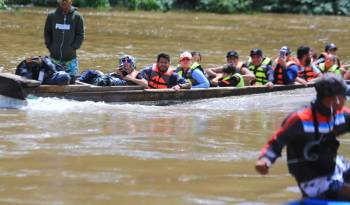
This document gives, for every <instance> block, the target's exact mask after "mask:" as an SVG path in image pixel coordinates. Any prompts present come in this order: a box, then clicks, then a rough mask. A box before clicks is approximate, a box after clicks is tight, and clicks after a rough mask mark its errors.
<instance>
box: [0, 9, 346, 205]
mask: <svg viewBox="0 0 350 205" xmlns="http://www.w3.org/2000/svg"><path fill="white" fill-rule="evenodd" d="M47 12H48V10H47V9H45V8H40V9H37V8H29V9H28V8H27V9H23V10H20V11H17V12H0V31H1V32H0V45H1V47H0V64H2V65H3V67H4V70H5V71H11V72H13V70H14V67H15V66H16V64H18V62H19V61H20V60H22V59H23V58H24V57H27V56H31V55H45V54H46V50H45V47H44V45H43V39H42V35H43V34H42V33H43V32H42V29H43V23H44V20H45V15H46V14H47ZM81 13H82V14H83V15H84V17H85V21H86V31H87V35H86V41H85V42H84V45H83V47H82V49H81V50H80V51H79V59H80V62H81V64H80V65H81V70H84V69H86V68H98V69H101V70H104V71H109V70H111V69H112V68H113V67H114V66H115V64H116V58H117V57H118V53H119V52H126V53H129V54H132V55H135V56H136V57H137V58H138V60H139V67H142V66H143V65H146V64H149V63H152V62H153V61H154V59H155V56H156V54H157V53H158V52H160V51H167V52H169V53H170V54H171V55H172V56H174V58H175V60H173V62H175V63H176V56H177V55H178V54H179V53H180V52H181V51H182V50H187V49H188V50H199V51H201V52H202V53H203V55H204V62H203V64H204V66H205V67H208V66H211V65H218V64H220V63H223V62H224V56H225V53H226V51H227V50H230V49H236V50H238V51H239V52H240V53H241V55H242V56H243V58H245V57H244V56H246V55H247V54H248V53H249V49H250V48H252V47H261V48H263V49H264V50H265V51H266V53H267V54H268V55H271V56H273V55H274V54H275V53H277V52H278V47H280V46H282V45H284V44H288V45H290V46H291V47H292V49H294V50H295V48H296V47H297V46H298V45H300V44H304V43H308V44H309V45H311V46H313V47H314V48H316V49H318V50H320V49H322V47H323V44H324V43H325V42H329V41H332V42H335V43H337V44H338V45H339V47H340V48H339V51H340V53H339V55H340V56H341V57H342V58H343V59H344V60H345V61H346V59H349V58H350V51H349V50H347V49H346V47H348V44H349V42H350V41H349V38H350V36H349V35H347V34H348V32H349V28H350V24H349V18H346V17H313V16H298V15H260V14H259V15H216V14H203V13H172V12H170V13H147V12H125V11H108V12H97V13H96V12H95V11H91V10H82V12H81ZM313 95H314V91H313V89H311V88H309V89H303V90H295V91H285V92H276V93H268V94H258V95H251V96H241V97H229V98H221V99H209V100H201V101H195V102H187V103H184V104H178V105H171V106H164V107H157V106H145V105H137V104H136V105H135V104H105V103H102V102H100V103H94V102H74V101H68V100H62V99H55V98H36V99H29V101H28V105H27V106H25V107H23V108H21V109H19V110H5V109H3V110H0V123H1V124H0V133H1V134H0V181H1V183H0V204H31V205H32V204H55V205H56V204H57V205H61V204H65V205H66V204H74V205H80V204H81V205H83V204H103V205H105V204H127V205H130V204H145V205H151V204H152V205H153V204H162V205H163V204H176V205H184V204H200V205H226V204H241V205H242V204H244V205H246V204H282V203H283V202H286V201H290V200H293V199H297V198H298V197H300V194H299V193H298V189H297V187H296V185H295V183H294V181H293V179H292V177H291V176H290V175H288V174H287V169H286V163H285V157H282V159H279V160H278V161H277V163H276V164H275V166H274V167H273V168H272V170H271V173H270V175H268V176H266V177H262V176H260V175H258V174H257V173H256V172H255V170H254V163H255V160H256V157H257V155H258V154H259V151H260V148H261V147H262V146H263V144H264V143H265V142H266V141H267V139H268V138H269V137H270V136H271V134H272V133H273V131H274V130H276V129H277V128H278V127H279V126H280V124H281V122H282V120H283V118H284V117H285V116H286V115H287V114H288V113H289V112H291V111H293V110H295V109H297V108H299V107H300V106H302V105H305V104H307V103H308V102H309V101H310V100H311V99H312V98H313ZM341 143H342V146H341V148H340V153H341V154H342V155H344V156H345V157H346V158H348V159H350V150H348V149H347V147H348V146H349V144H350V139H349V135H345V136H344V137H343V138H341ZM283 156H284V155H283Z"/></svg>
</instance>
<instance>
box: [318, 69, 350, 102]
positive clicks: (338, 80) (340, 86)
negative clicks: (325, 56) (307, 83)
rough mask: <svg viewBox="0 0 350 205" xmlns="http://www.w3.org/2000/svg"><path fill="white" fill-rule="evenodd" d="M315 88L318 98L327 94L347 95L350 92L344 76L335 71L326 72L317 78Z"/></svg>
mask: <svg viewBox="0 0 350 205" xmlns="http://www.w3.org/2000/svg"><path fill="white" fill-rule="evenodd" d="M315 89H316V92H317V98H318V99H320V98H323V97H326V96H328V97H329V96H336V95H343V96H346V95H347V94H350V92H349V90H348V86H347V84H346V82H345V81H344V80H343V78H342V77H341V76H340V75H336V74H333V73H326V74H324V75H323V76H322V77H321V78H320V79H319V80H317V81H316V83H315Z"/></svg>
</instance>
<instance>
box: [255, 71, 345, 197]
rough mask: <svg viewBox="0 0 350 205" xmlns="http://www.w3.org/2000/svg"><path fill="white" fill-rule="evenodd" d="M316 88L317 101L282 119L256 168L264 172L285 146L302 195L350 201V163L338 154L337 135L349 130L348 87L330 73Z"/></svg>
mask: <svg viewBox="0 0 350 205" xmlns="http://www.w3.org/2000/svg"><path fill="white" fill-rule="evenodd" d="M315 88H316V92H317V96H316V100H314V101H312V102H311V104H310V105H309V106H307V107H304V108H302V109H300V110H299V111H297V112H293V113H291V114H290V115H289V116H288V117H287V118H286V119H285V120H284V122H283V123H282V127H281V128H280V129H279V130H277V132H275V134H274V135H273V136H272V138H271V139H270V140H269V141H268V143H267V144H266V145H265V146H264V148H263V149H262V151H261V154H260V156H259V158H258V160H257V162H256V164H255V168H256V170H257V172H259V173H260V174H263V175H264V174H267V173H268V171H269V168H270V167H271V165H272V164H273V163H274V162H275V161H276V159H277V158H278V157H280V156H281V152H282V149H283V147H284V146H287V163H288V169H289V172H290V173H291V174H292V175H293V177H294V178H295V180H296V181H297V183H298V186H299V188H300V191H301V193H302V195H303V197H312V198H320V199H331V200H345V201H350V164H349V163H348V162H346V161H345V160H344V158H342V157H341V156H338V154H337V151H338V147H339V145H340V143H339V141H338V140H337V138H336V137H337V136H339V135H341V134H344V133H346V132H349V131H350V109H348V108H346V107H344V104H345V101H346V95H348V94H349V92H348V88H347V85H346V83H345V81H344V80H343V79H342V78H341V76H339V75H335V74H333V73H327V74H325V75H323V76H322V77H321V78H320V79H319V80H317V81H316V84H315Z"/></svg>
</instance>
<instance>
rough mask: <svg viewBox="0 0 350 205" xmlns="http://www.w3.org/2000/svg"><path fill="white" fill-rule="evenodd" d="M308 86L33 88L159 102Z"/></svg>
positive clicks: (69, 95)
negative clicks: (154, 88) (114, 88)
mask: <svg viewBox="0 0 350 205" xmlns="http://www.w3.org/2000/svg"><path fill="white" fill-rule="evenodd" d="M299 88H305V86H302V85H287V86H275V87H274V88H272V89H269V88H267V87H244V88H233V87H231V88H209V89H191V90H181V91H174V90H172V89H164V90H151V89H146V90H137V89H135V90H132V89H130V90H113V89H111V90H101V89H94V88H91V89H85V90H75V91H70V92H57V91H54V90H50V91H48V90H46V89H41V88H40V87H39V88H37V89H35V90H32V91H29V92H30V93H32V94H34V95H36V96H38V97H58V98H65V99H72V100H78V101H95V102H98V101H104V102H108V103H113V102H158V103H162V102H165V103H168V102H169V103H171V102H183V101H190V100H200V99H207V98H218V97H228V96H238V95H249V94H257V93H267V92H274V91H283V90H293V89H299Z"/></svg>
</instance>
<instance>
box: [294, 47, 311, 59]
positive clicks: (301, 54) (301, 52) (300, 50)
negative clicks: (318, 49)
mask: <svg viewBox="0 0 350 205" xmlns="http://www.w3.org/2000/svg"><path fill="white" fill-rule="evenodd" d="M309 53H310V47H308V46H300V47H299V48H298V51H297V57H298V59H299V60H300V59H302V58H303V57H304V56H305V55H309Z"/></svg>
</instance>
